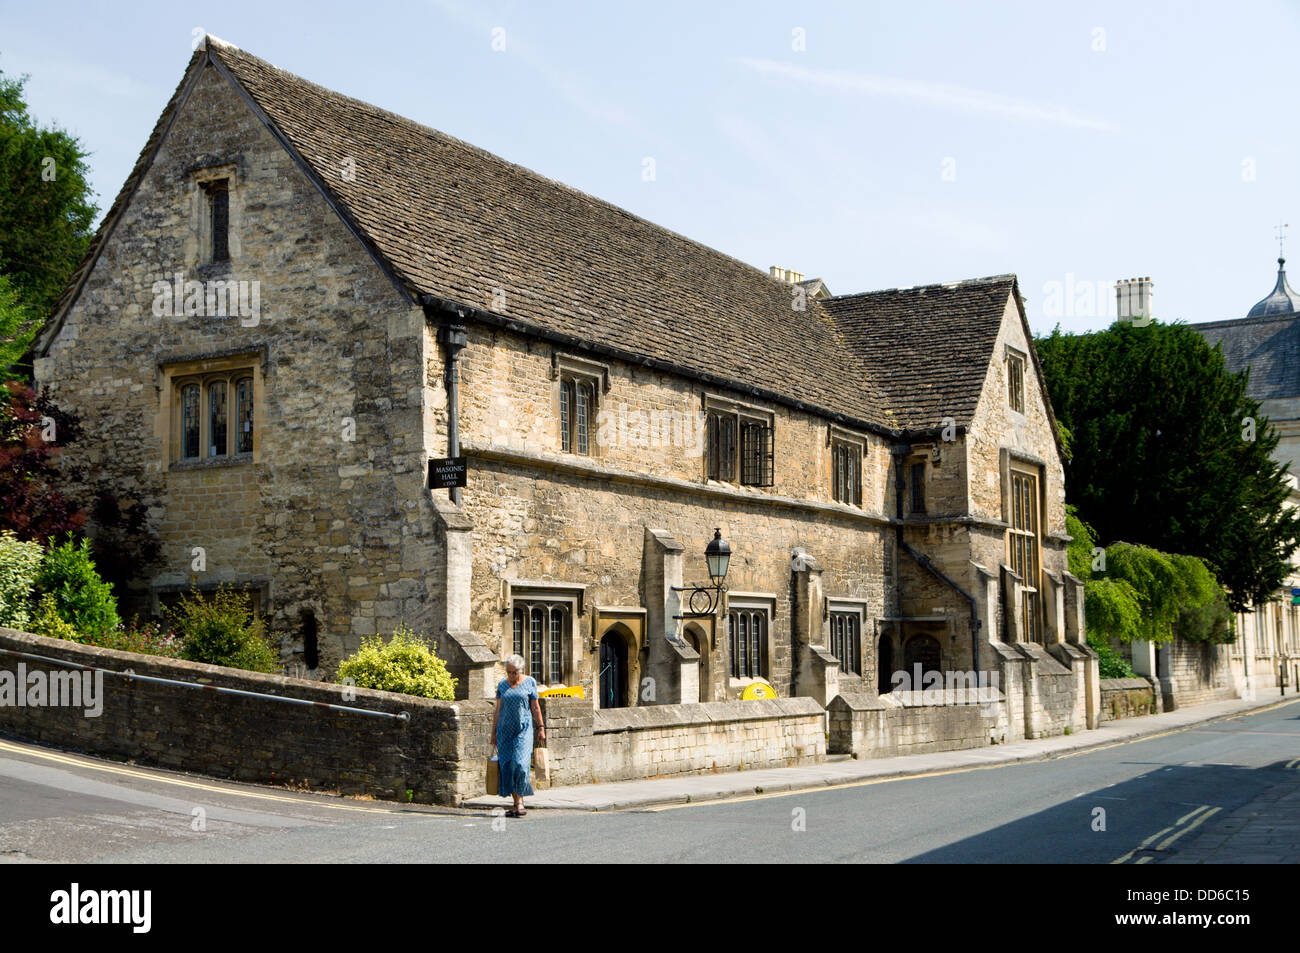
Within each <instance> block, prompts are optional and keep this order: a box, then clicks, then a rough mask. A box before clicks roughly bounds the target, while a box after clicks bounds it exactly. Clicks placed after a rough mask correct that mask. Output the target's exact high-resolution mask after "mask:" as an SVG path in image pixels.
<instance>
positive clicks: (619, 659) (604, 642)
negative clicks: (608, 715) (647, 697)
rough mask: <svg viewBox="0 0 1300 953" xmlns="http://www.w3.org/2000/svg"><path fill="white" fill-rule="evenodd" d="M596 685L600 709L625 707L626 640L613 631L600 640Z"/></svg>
mask: <svg viewBox="0 0 1300 953" xmlns="http://www.w3.org/2000/svg"><path fill="white" fill-rule="evenodd" d="M597 684H598V685H599V689H600V707H601V708H626V707H627V640H626V639H624V638H623V637H622V636H621V635H620V634H619V633H618V632H616V631H614V630H610V631H609V632H606V633H605V637H604V638H602V639H601V640H600V675H599V677H598V678H597Z"/></svg>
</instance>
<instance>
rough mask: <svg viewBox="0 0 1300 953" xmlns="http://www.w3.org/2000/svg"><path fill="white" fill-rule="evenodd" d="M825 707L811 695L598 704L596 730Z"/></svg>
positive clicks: (765, 716)
mask: <svg viewBox="0 0 1300 953" xmlns="http://www.w3.org/2000/svg"><path fill="white" fill-rule="evenodd" d="M824 711H825V709H823V708H822V706H821V705H819V704H817V701H816V700H815V699H812V698H802V697H801V698H769V699H764V700H755V701H725V702H703V703H698V704H693V705H641V706H638V707H636V708H597V709H595V711H594V712H593V714H594V718H593V721H592V733H593V734H605V733H608V732H615V731H638V730H649V729H655V728H685V727H689V726H693V725H710V724H718V723H725V722H737V721H768V720H771V719H774V718H787V717H790V716H799V715H821V714H823V713H824Z"/></svg>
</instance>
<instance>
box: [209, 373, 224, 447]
mask: <svg viewBox="0 0 1300 953" xmlns="http://www.w3.org/2000/svg"><path fill="white" fill-rule="evenodd" d="M226 438H227V434H226V382H225V381H213V382H212V383H211V384H209V385H208V456H209V457H224V456H225V455H226V452H227V448H226Z"/></svg>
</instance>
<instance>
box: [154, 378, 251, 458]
mask: <svg viewBox="0 0 1300 953" xmlns="http://www.w3.org/2000/svg"><path fill="white" fill-rule="evenodd" d="M244 360H247V358H245V359H244ZM255 373H256V371H255V368H254V367H252V366H250V365H249V364H242V363H241V362H240V359H238V358H235V359H221V360H214V361H210V362H205V361H196V362H193V363H191V364H187V365H183V366H176V367H173V368H170V369H168V371H167V374H168V377H169V378H170V380H169V382H168V386H167V391H166V392H167V393H169V394H170V402H171V409H170V418H171V435H172V436H171V441H170V443H171V448H172V449H171V451H170V456H169V459H170V460H171V461H173V462H179V463H200V462H203V461H212V462H216V461H234V462H238V461H243V460H251V459H252V458H253V453H254V450H255V449H256V441H257V427H256V424H257V419H256V413H257V412H256V406H257V401H256V393H257V392H256V387H255V384H254V376H255Z"/></svg>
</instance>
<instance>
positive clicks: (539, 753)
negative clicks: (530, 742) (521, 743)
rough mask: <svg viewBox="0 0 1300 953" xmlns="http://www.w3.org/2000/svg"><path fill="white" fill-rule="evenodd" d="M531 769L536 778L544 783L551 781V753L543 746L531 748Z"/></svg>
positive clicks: (547, 783)
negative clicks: (534, 772) (535, 773)
mask: <svg viewBox="0 0 1300 953" xmlns="http://www.w3.org/2000/svg"><path fill="white" fill-rule="evenodd" d="M533 770H534V771H536V772H537V779H538V780H539V781H541V783H542V784H544V785H549V784H550V783H551V753H550V752H549V751H547V750H546V749H545V748H534V749H533Z"/></svg>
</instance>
